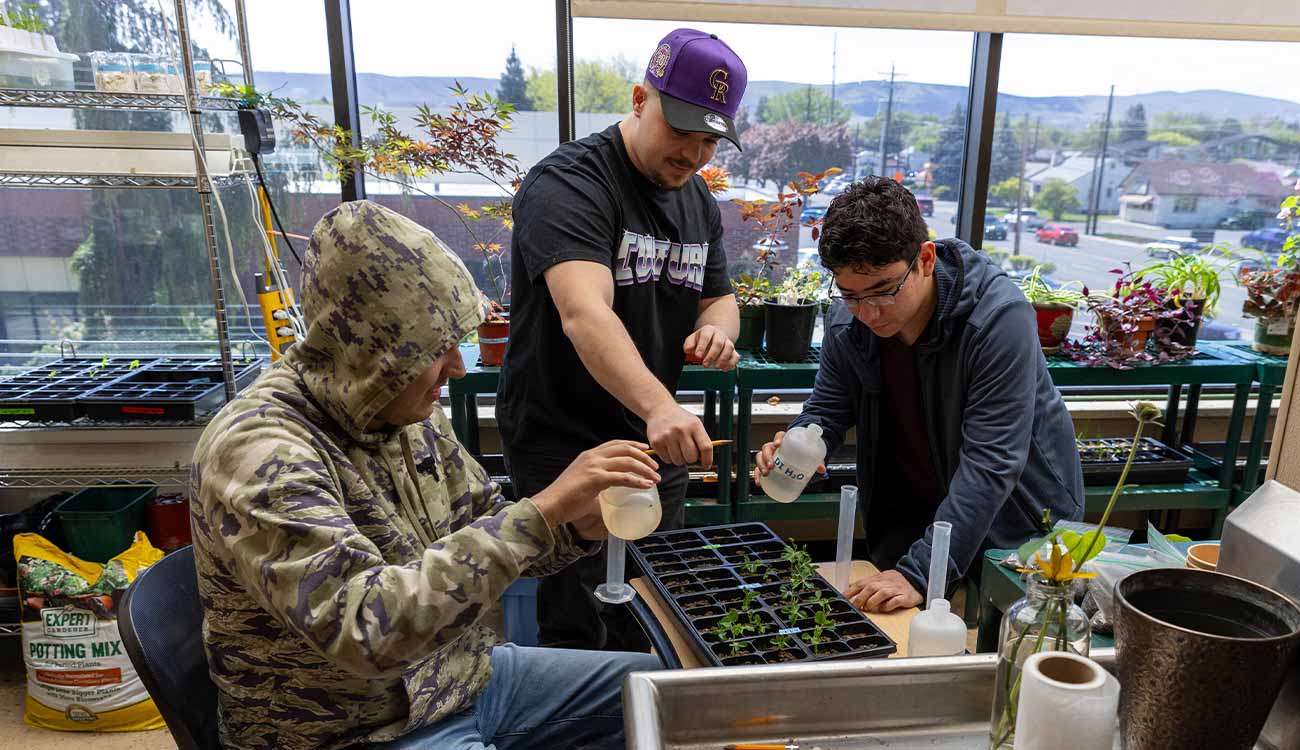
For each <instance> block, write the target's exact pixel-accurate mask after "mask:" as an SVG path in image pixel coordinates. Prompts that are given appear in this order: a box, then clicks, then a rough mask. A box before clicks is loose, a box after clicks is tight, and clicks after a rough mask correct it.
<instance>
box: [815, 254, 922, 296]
mask: <svg viewBox="0 0 1300 750" xmlns="http://www.w3.org/2000/svg"><path fill="white" fill-rule="evenodd" d="M920 257H921V251H920V250H917V251H916V255H913V256H912V262H911V263H908V264H907V271H906V272H904V273H903V278H901V279H899V281H898V286H896V287H894V291H892V292H881V293H880V294H863V295H854V296H850V295H847V294H844V293H843V292H840V291H838V290H836V291H832V292H831V299H838V300H843V301H844V304H845V305H847V306H849V307H851V308H854V309H856V308H857V307H858V305H860V304H862V303H863V302H865V303H867V304H868V305H871V306H872V307H889V306H890V305H892V304H894V302H895V301H896V298H897V297H898V293H899V292H901V291H903V285H904V284H906V283H907V277H908V276H911V275H912V269H913V268H915V267H916V259H917V258H920Z"/></svg>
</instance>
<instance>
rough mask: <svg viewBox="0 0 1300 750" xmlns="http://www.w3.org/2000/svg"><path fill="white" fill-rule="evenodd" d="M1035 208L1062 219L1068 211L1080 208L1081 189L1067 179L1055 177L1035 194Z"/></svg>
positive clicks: (1056, 218)
mask: <svg viewBox="0 0 1300 750" xmlns="http://www.w3.org/2000/svg"><path fill="white" fill-rule="evenodd" d="M1034 208H1036V209H1038V210H1039V211H1046V212H1048V213H1050V214H1051V215H1052V221H1060V220H1061V217H1062V216H1064V215H1065V214H1066V213H1067V212H1070V211H1078V210H1079V190H1078V188H1076V187H1074V186H1073V185H1071V184H1070V183H1068V182H1066V181H1065V180H1062V179H1059V178H1056V177H1053V178H1051V179H1050V180H1047V181H1046V182H1044V183H1043V186H1042V187H1040V188H1039V189H1038V194H1037V195H1035V196H1034Z"/></svg>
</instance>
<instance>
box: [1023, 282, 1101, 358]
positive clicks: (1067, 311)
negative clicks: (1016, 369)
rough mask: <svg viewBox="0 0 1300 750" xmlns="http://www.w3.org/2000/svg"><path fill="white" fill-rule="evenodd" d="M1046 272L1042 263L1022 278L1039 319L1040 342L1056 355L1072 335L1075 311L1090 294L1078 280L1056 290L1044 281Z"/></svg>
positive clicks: (1046, 349) (1028, 297)
mask: <svg viewBox="0 0 1300 750" xmlns="http://www.w3.org/2000/svg"><path fill="white" fill-rule="evenodd" d="M1043 273H1044V271H1043V266H1042V265H1037V266H1034V270H1033V271H1031V272H1030V273H1029V275H1028V276H1025V277H1024V278H1022V279H1020V281H1019V285H1020V291H1021V292H1023V293H1024V295H1025V299H1027V300H1029V303H1030V304H1032V305H1033V306H1034V314H1035V316H1036V317H1037V319H1038V343H1039V344H1040V345H1041V346H1042V347H1043V353H1045V354H1055V353H1056V352H1058V351H1060V350H1061V345H1062V344H1064V343H1065V339H1066V337H1067V336H1069V335H1070V326H1071V325H1072V324H1073V323H1074V310H1075V308H1076V307H1078V306H1079V303H1080V302H1082V301H1083V299H1084V298H1085V297H1086V296H1087V294H1088V289H1087V287H1085V286H1083V284H1081V283H1080V282H1078V281H1071V282H1069V283H1067V284H1064V285H1062V286H1060V287H1057V288H1055V289H1054V288H1052V287H1050V286H1048V284H1047V282H1045V281H1043V278H1042V274H1043ZM1074 287H1078V288H1077V289H1076V288H1074Z"/></svg>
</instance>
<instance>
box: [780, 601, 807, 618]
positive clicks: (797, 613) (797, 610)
mask: <svg viewBox="0 0 1300 750" xmlns="http://www.w3.org/2000/svg"><path fill="white" fill-rule="evenodd" d="M781 612H782V614H784V615H785V619H786V621H787V622H794V621H795V620H800V619H803V607H800V606H799V602H793V603H791V604H790V605H789V606H788V607H786V608H784V609H782V610H781Z"/></svg>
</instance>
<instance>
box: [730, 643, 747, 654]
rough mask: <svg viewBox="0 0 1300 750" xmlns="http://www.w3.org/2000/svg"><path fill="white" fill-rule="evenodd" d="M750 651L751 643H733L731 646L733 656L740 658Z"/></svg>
mask: <svg viewBox="0 0 1300 750" xmlns="http://www.w3.org/2000/svg"><path fill="white" fill-rule="evenodd" d="M748 650H749V641H733V642H732V644H731V655H732V656H740V655H741V654H743V653H745V652H746V651H748Z"/></svg>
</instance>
